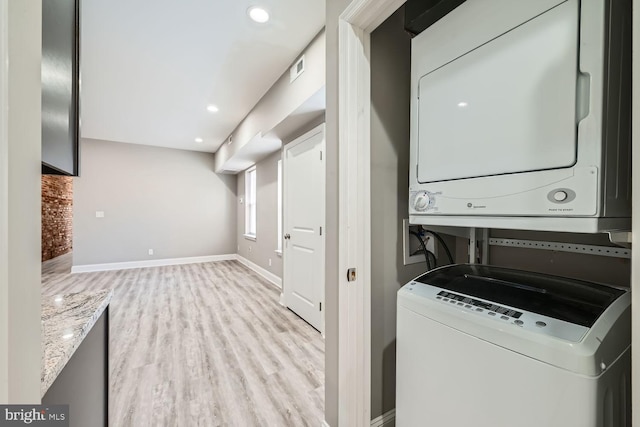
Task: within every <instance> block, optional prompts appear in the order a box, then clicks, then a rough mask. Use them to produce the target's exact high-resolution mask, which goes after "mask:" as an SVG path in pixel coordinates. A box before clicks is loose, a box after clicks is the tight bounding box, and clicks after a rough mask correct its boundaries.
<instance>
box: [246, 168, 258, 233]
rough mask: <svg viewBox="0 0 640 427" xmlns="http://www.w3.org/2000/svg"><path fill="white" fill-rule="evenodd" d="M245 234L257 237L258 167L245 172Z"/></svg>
mask: <svg viewBox="0 0 640 427" xmlns="http://www.w3.org/2000/svg"><path fill="white" fill-rule="evenodd" d="M244 199H245V211H244V235H245V236H246V237H248V238H254V239H255V238H256V167H255V166H254V167H252V168H250V169H247V171H246V172H245V173H244Z"/></svg>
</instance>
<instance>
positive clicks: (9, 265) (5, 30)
mask: <svg viewBox="0 0 640 427" xmlns="http://www.w3.org/2000/svg"><path fill="white" fill-rule="evenodd" d="M41 15H42V4H41V2H40V1H39V0H22V1H4V2H0V63H2V71H1V72H0V403H15V404H17V403H23V404H25V403H39V402H40V365H41V359H42V352H41V337H40V325H41V323H40V309H41V307H40V265H41V264H40V243H41V242H40V229H41V228H40V214H41V212H40V198H41V193H40V191H41V186H40V150H41V149H40V147H41V138H40V118H41V117H40V116H41V113H40V96H41V93H40V92H41V91H40V86H41V74H40V63H41V57H42V50H41V45H42V41H41V31H40V30H41V19H42V16H41ZM5 42H6V44H5ZM5 48H6V49H5Z"/></svg>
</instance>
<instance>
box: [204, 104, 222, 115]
mask: <svg viewBox="0 0 640 427" xmlns="http://www.w3.org/2000/svg"><path fill="white" fill-rule="evenodd" d="M207 111H208V112H210V113H217V112H218V111H220V110H219V109H218V107H216V106H215V105H213V104H210V105H207Z"/></svg>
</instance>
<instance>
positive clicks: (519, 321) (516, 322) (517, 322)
mask: <svg viewBox="0 0 640 427" xmlns="http://www.w3.org/2000/svg"><path fill="white" fill-rule="evenodd" d="M513 323H515V324H516V325H518V326H521V325H524V322H523V321H522V320H514V321H513Z"/></svg>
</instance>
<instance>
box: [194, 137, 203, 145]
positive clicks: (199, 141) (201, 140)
mask: <svg viewBox="0 0 640 427" xmlns="http://www.w3.org/2000/svg"><path fill="white" fill-rule="evenodd" d="M196 142H197V143H198V144H200V143H201V142H204V139H202V138H196Z"/></svg>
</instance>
